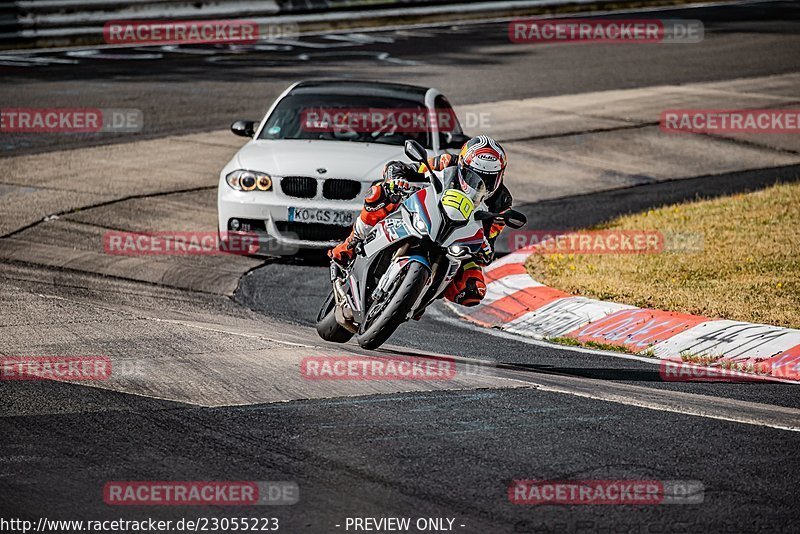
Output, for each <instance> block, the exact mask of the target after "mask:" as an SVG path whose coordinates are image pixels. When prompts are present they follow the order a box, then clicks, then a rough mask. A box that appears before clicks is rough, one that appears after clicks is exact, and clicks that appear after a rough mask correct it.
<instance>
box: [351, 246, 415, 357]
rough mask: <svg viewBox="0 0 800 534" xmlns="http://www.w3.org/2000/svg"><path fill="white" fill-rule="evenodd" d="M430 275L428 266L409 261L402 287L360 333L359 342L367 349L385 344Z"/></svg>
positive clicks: (408, 310)
mask: <svg viewBox="0 0 800 534" xmlns="http://www.w3.org/2000/svg"><path fill="white" fill-rule="evenodd" d="M429 276H430V271H428V268H427V267H425V266H424V265H422V264H421V263H418V262H416V261H412V262H409V264H408V271H406V275H405V277H404V278H403V280H402V281H401V282H400V287H399V288H398V289H397V291H396V292H395V294H394V295H392V297H391V300H390V301H389V304H387V305H386V309H384V310H383V313H381V314H380V316H378V317H377V318H376V319H375V321H374V322H373V323H372V324H370V325H369V327H368V328H367V329H366V330H365V331H363V332H361V333H359V334H358V344H359V345H361V346H362V347H363V348H365V349H376V348H378V347H380V346H381V345H383V344H384V342H386V340H387V339H389V337H391V335H392V334H394V331H395V330H397V327H399V326H400V325H401V324H403V323H404V322H405V321H406V317H408V314H409V313H411V308H412V307H413V306H414V304H416V302H417V299H418V298H419V296H420V294H421V293H422V291H423V290H424V289H425V284H426V283H427V282H428V277H429Z"/></svg>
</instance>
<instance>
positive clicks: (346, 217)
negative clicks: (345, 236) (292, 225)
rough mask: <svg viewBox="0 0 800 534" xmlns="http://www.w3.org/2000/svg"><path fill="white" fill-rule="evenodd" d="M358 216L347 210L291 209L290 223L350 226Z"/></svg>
mask: <svg viewBox="0 0 800 534" xmlns="http://www.w3.org/2000/svg"><path fill="white" fill-rule="evenodd" d="M355 217H356V214H355V213H354V212H352V211H345V210H328V209H318V208H289V222H301V223H322V224H333V225H336V226H350V225H352V224H353V221H355Z"/></svg>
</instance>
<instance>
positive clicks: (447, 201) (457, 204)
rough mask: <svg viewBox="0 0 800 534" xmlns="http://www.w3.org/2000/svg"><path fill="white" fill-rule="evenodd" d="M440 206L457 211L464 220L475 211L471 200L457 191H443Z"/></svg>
mask: <svg viewBox="0 0 800 534" xmlns="http://www.w3.org/2000/svg"><path fill="white" fill-rule="evenodd" d="M442 205H443V206H447V207H450V208H455V209H457V210H458V211H459V212H460V213H461V215H463V216H464V219H469V216H470V215H472V211H473V210H474V209H475V204H473V203H472V200H471V199H470V198H469V197H468V196H467V195H465V194H464V193H462V192H461V191H459V190H458V189H448V190H447V191H445V193H444V196H443V197H442Z"/></svg>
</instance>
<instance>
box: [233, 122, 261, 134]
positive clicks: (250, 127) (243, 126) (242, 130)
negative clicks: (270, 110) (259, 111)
mask: <svg viewBox="0 0 800 534" xmlns="http://www.w3.org/2000/svg"><path fill="white" fill-rule="evenodd" d="M231 131H232V132H233V133H234V134H236V135H238V136H239V137H253V136H254V135H255V134H256V122H255V121H236V122H234V123H233V124H231Z"/></svg>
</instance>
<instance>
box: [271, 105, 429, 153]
mask: <svg viewBox="0 0 800 534" xmlns="http://www.w3.org/2000/svg"><path fill="white" fill-rule="evenodd" d="M429 131H430V120H429V118H428V112H427V109H426V108H425V106H423V105H421V104H419V103H417V102H413V101H411V100H403V99H398V98H387V97H378V96H368V95H290V96H287V97H286V98H284V99H283V100H281V101H280V103H279V104H278V106H277V107H276V108H275V110H274V111H273V112H272V114H271V115H270V116H269V119H268V120H267V124H266V125H265V126H264V128H263V129H262V131H261V134H260V135H259V139H308V140H324V141H353V142H357V143H380V144H386V145H395V146H402V145H403V143H405V141H406V140H407V139H413V140H415V141H417V142H418V143H420V144H422V145H423V146H425V147H428V148H430V147H431V143H430V138H431V136H430V135H429V133H428V132H429Z"/></svg>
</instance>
